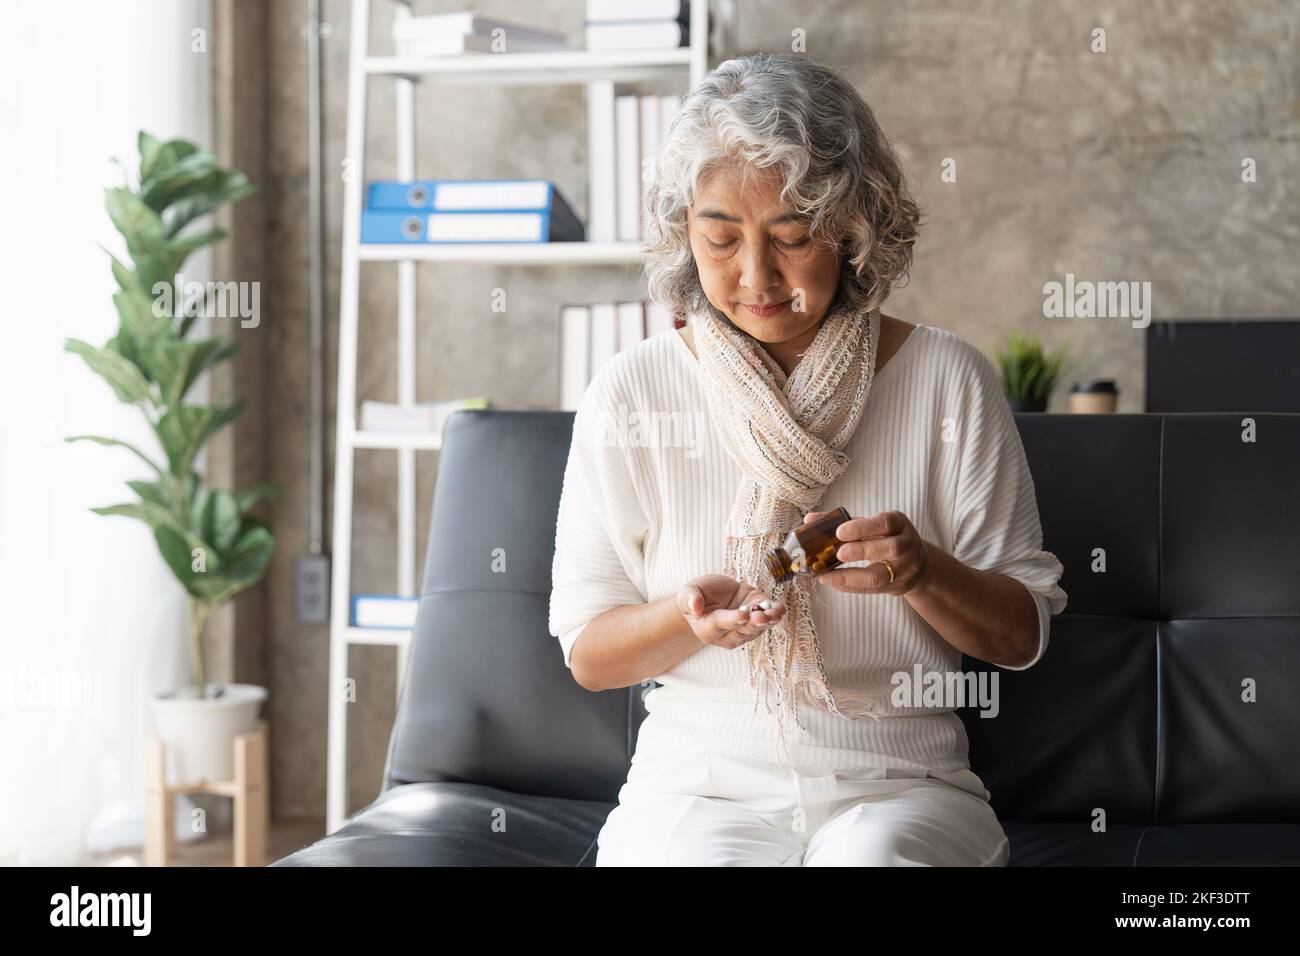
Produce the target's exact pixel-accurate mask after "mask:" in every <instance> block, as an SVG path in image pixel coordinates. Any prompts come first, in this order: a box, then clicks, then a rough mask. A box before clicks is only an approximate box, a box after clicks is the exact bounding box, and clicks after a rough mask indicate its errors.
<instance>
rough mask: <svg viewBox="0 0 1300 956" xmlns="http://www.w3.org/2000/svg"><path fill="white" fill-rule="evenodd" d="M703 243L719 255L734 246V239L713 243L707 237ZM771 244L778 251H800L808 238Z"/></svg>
mask: <svg viewBox="0 0 1300 956" xmlns="http://www.w3.org/2000/svg"><path fill="white" fill-rule="evenodd" d="M704 241H705V242H706V243H708V245H709V249H710V250H712V251H713V252H716V253H719V254H721V253H725V252H727V251H728V250H729V249H730V248H731V247H732V246H734V245H735V244H736V240H735V239H729V240H728V241H727V242H714V241H713V240H712V239H710V238H709V237H708V236H705V237H704ZM772 242H773V243H775V244H776V246H777V247H778V248H780V249H791V250H793V249H802V248H803V247H804V246H806V245H808V237H807V236H804V237H803V238H802V239H799V240H798V241H794V242H787V241H785V240H782V239H775V238H774V239H773V240H772Z"/></svg>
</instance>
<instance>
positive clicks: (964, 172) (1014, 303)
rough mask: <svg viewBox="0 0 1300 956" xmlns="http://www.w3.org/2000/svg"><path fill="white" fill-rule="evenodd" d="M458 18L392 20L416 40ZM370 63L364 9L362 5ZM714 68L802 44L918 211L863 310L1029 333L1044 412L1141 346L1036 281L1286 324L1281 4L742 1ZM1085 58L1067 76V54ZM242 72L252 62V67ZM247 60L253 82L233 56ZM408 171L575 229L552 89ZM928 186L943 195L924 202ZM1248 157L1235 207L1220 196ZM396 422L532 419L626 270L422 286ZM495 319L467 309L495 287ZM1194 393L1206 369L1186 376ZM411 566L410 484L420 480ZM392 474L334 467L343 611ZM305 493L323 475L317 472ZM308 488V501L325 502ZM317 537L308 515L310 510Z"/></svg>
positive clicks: (294, 522)
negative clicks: (1135, 292) (433, 410)
mask: <svg viewBox="0 0 1300 956" xmlns="http://www.w3.org/2000/svg"><path fill="white" fill-rule="evenodd" d="M462 6H464V5H463V4H460V3H457V2H438V3H431V2H425V3H419V2H417V4H416V11H417V12H418V13H436V12H444V11H449V10H454V9H458V8H461V7H462ZM472 6H474V7H475V8H477V9H478V10H480V11H481V12H483V13H485V14H488V15H499V16H503V17H507V18H509V17H513V18H515V19H518V20H520V21H521V22H529V23H536V24H540V25H545V26H550V27H553V28H556V29H561V30H568V31H571V32H572V33H573V34H574V35H577V33H578V31H580V29H581V20H582V8H583V4H582V2H581V0H548V2H527V3H525V2H522V0H519V2H508V0H498V2H490V0H489V2H483V3H478V4H473V5H472ZM349 7H350V4H349V3H347V2H345V0H327V2H326V3H325V19H326V20H327V21H328V22H330V23H331V24H332V25H333V34H332V36H331V37H330V38H329V39H328V40H327V41H326V42H325V58H326V62H325V69H326V72H327V82H326V90H325V122H326V137H327V143H326V151H325V155H326V160H327V169H328V170H329V171H330V175H329V177H328V193H327V196H326V208H327V220H328V221H327V228H328V237H327V244H326V264H327V268H328V275H329V288H328V295H327V313H326V314H327V335H326V342H327V358H328V384H327V386H326V404H327V410H328V412H329V414H330V416H331V417H330V420H329V422H328V423H327V435H328V436H330V440H329V442H328V445H327V449H326V461H327V466H332V462H333V442H332V436H333V417H332V416H333V407H334V406H333V395H334V376H335V374H336V369H335V366H334V347H335V342H336V337H337V336H336V331H335V329H336V324H337V315H338V311H337V296H338V270H339V248H340V242H341V238H340V235H339V225H340V222H339V221H340V218H341V209H342V182H341V179H340V177H339V175H338V171H339V169H340V164H341V161H342V155H343V143H344V135H345V119H346V117H345V102H346V75H347V57H348V41H349V38H348V24H349ZM375 7H376V10H375V15H374V22H373V23H372V35H373V36H374V37H376V38H377V39H376V40H375V41H374V42H373V43H372V50H375V51H380V52H384V51H387V50H388V49H389V47H388V45H387V41H386V40H385V39H384V37H385V36H386V35H387V30H388V25H389V23H390V20H389V15H390V10H391V5H390V4H388V3H385V2H383V0H378V2H377V3H376V4H375ZM739 7H740V29H739V36H740V43H741V48H740V51H741V52H753V51H761V50H769V51H775V50H784V49H789V47H790V42H791V39H790V38H791V31H793V30H796V29H802V30H804V31H806V37H807V40H806V43H807V52H808V55H809V56H811V57H813V58H814V59H817V60H818V61H820V62H823V63H826V64H829V65H832V66H835V67H839V68H842V69H843V71H844V74H845V76H846V77H848V78H849V79H850V80H851V81H852V82H853V83H854V84H855V85H856V86H857V88H858V89H859V90H860V91H861V92H862V93H863V94H864V96H866V98H867V100H868V101H869V102H870V103H871V105H872V107H873V108H874V109H875V111H876V114H877V117H878V118H879V120H880V121H881V123H882V125H883V126H884V128H885V130H886V131H887V133H888V134H889V135H890V136H891V138H892V139H893V140H894V141H895V143H896V144H897V145H898V146H900V147H901V148H902V149H903V150H904V152H905V155H906V156H907V157H908V162H909V167H910V172H911V175H912V176H913V178H914V180H915V181H916V183H917V185H918V187H919V190H920V193H921V195H922V197H923V200H924V202H925V204H926V206H927V207H928V215H929V219H928V223H927V225H926V226H925V227H924V228H923V229H922V232H921V237H920V241H919V243H918V246H917V249H916V258H915V263H914V267H913V271H912V281H911V283H910V284H909V285H908V286H907V287H905V288H903V289H901V290H900V291H898V292H897V293H896V295H895V297H894V298H893V299H891V301H890V303H889V305H888V306H887V311H888V312H890V314H893V315H897V316H899V317H901V318H903V319H906V320H907V321H910V322H920V323H924V324H927V325H934V326H940V327H943V328H947V329H951V330H952V331H954V332H956V333H957V334H959V335H961V336H962V337H964V338H966V339H967V340H969V341H970V342H972V343H973V344H975V345H977V346H978V347H980V348H981V349H983V350H984V351H985V352H986V353H989V354H991V352H992V350H993V349H994V347H995V345H996V344H997V341H998V339H999V338H1000V336H1001V335H1002V334H1003V333H1004V332H1005V331H1007V330H1011V329H1018V330H1022V331H1031V332H1040V333H1041V334H1042V336H1043V338H1044V341H1045V343H1046V344H1047V345H1049V346H1054V345H1058V344H1059V345H1066V346H1068V347H1069V349H1070V350H1071V357H1070V360H1069V364H1068V365H1067V367H1066V370H1065V373H1064V376H1065V380H1064V382H1063V384H1062V385H1061V386H1060V387H1058V390H1057V392H1056V394H1055V395H1054V396H1053V399H1052V402H1051V404H1050V406H1049V410H1051V411H1064V410H1066V408H1067V403H1068V395H1067V393H1068V388H1069V384H1070V383H1071V382H1072V381H1074V380H1076V379H1079V378H1089V377H1099V376H1106V377H1114V378H1116V379H1118V381H1119V386H1120V389H1121V392H1122V395H1121V400H1120V411H1123V412H1130V411H1140V410H1141V408H1142V404H1143V395H1142V361H1143V344H1142V342H1143V336H1144V333H1143V331H1142V330H1140V329H1134V328H1132V327H1131V325H1130V323H1128V322H1127V321H1123V320H1118V319H1064V320H1048V319H1044V318H1043V317H1042V303H1043V296H1042V286H1043V283H1044V282H1047V281H1050V280H1053V279H1056V280H1061V279H1062V278H1063V277H1064V275H1065V273H1067V272H1072V273H1074V275H1075V276H1076V278H1078V279H1088V280H1096V281H1104V280H1138V281H1149V282H1150V283H1151V284H1152V292H1153V297H1154V317H1155V318H1173V317H1194V318H1203V317H1265V316H1279V315H1287V314H1290V315H1295V314H1296V313H1297V312H1298V311H1300V309H1298V308H1297V303H1298V302H1300V274H1298V273H1297V271H1296V269H1295V249H1296V248H1297V242H1298V240H1300V203H1298V202H1297V191H1296V185H1295V173H1296V171H1297V169H1300V162H1298V160H1300V156H1298V153H1300V145H1298V141H1300V136H1298V135H1297V134H1298V133H1300V82H1298V81H1297V68H1298V66H1297V65H1298V64H1300V57H1298V56H1297V50H1298V45H1297V44H1298V42H1300V40H1298V38H1300V6H1298V5H1297V4H1295V3H1294V2H1290V0H1261V2H1254V3H1250V4H1208V3H1190V2H1182V3H1177V2H1170V0H1152V2H1147V3H1141V4H1138V3H1132V4H1112V3H1095V4H1094V3H1078V2H1072V0H1033V2H1031V0H1018V2H1008V0H998V2H994V0H946V2H939V0H932V2H913V3H899V2H893V0H869V2H861V0H859V2H828V3H813V2H786V3H777V2H758V0H752V2H751V0H740V4H739ZM304 9H305V3H288V2H285V3H276V4H274V5H273V6H272V7H271V13H270V15H269V19H270V23H269V26H270V30H269V34H268V37H267V44H266V52H265V56H266V58H267V61H266V72H267V89H266V95H267V103H266V108H267V114H268V127H267V129H268V135H267V142H268V145H267V149H268V156H267V162H266V167H265V168H266V171H267V180H266V181H265V182H264V183H263V188H264V190H266V194H267V196H268V198H269V200H270V203H271V206H270V222H269V227H268V229H269V233H268V236H267V242H266V248H267V250H268V260H267V263H266V266H267V276H266V278H267V287H266V289H265V290H264V294H263V310H264V313H265V315H266V316H268V318H267V319H266V320H265V321H266V323H267V329H268V331H269V335H270V342H269V349H270V355H269V359H268V363H267V381H266V383H265V395H266V409H265V411H266V416H267V421H266V423H265V426H266V428H267V438H266V442H267V445H266V447H267V450H268V461H269V468H270V475H269V476H268V477H270V478H272V479H274V480H277V481H280V482H282V483H283V484H284V485H285V490H286V494H285V497H284V499H283V504H282V505H281V506H280V508H279V509H278V511H277V512H276V530H277V538H278V540H279V547H278V549H277V554H276V558H275V562H274V565H273V567H272V569H271V572H270V574H269V577H268V581H267V582H266V584H265V585H263V587H264V588H266V589H268V590H267V594H268V604H269V620H268V631H267V634H268V641H269V655H268V659H269V667H270V680H271V692H272V697H271V707H270V716H271V726H272V747H273V752H272V760H273V766H272V779H273V791H272V793H273V810H274V813H275V815H276V816H277V817H288V816H312V817H320V816H322V815H323V812H324V784H325V680H326V670H327V662H328V639H327V632H326V629H325V628H324V627H323V626H321V627H303V626H300V625H298V624H296V623H295V621H294V619H293V612H292V608H293V592H292V577H291V574H290V571H291V569H292V561H293V558H294V556H295V555H296V554H299V553H302V552H304V551H305V550H306V546H307V527H306V524H307V504H306V502H307V489H308V486H307V460H308V458H307V455H308V451H307V448H308V446H307V439H308V419H307V400H308V399H307V396H308V392H307V383H308V377H307V375H308V365H307V363H308V328H307V242H308V237H307V231H306V219H307V193H306V189H305V186H306V172H307V170H306V161H307V159H306V158H307V148H306V142H305V135H306V113H305V101H304V76H305V60H304V53H305V48H304V41H303V37H302V33H301V30H302V24H303V22H304ZM1098 26H1100V27H1104V28H1105V29H1106V30H1107V52H1106V53H1104V54H1097V53H1093V52H1091V51H1090V43H1091V37H1090V32H1091V30H1092V29H1093V28H1094V27H1098ZM250 49H252V50H255V49H256V48H255V47H251V48H250ZM249 55H258V54H257V53H255V52H250V54H249ZM391 89H392V85H391V82H389V81H386V80H383V79H379V80H376V81H374V82H372V84H371V93H370V107H371V109H372V118H371V123H370V126H369V130H368V135H367V143H366V148H367V155H368V162H367V166H366V177H367V179H374V178H381V177H391V176H392V175H393V173H394V167H393V162H392V152H393V145H394V143H393V123H392V112H393V108H392V94H391ZM417 114H418V121H417V122H418V127H419V129H418V143H419V157H420V159H419V163H418V167H417V173H418V174H419V175H422V176H429V177H436V176H447V177H458V176H459V177H477V176H500V177H524V178H533V177H536V178H549V179H554V180H555V181H556V182H557V183H558V184H559V186H560V188H561V190H562V191H563V192H564V193H565V195H566V196H568V197H569V198H570V199H571V200H572V201H573V202H574V203H575V205H576V207H577V208H578V210H579V212H580V213H585V205H586V203H585V195H584V188H585V187H584V181H585V180H584V162H585V158H584V157H585V133H584V110H583V100H582V93H581V90H580V89H579V88H573V87H553V88H541V87H536V88H528V87H525V88H513V89H497V90H494V89H479V90H475V89H461V90H451V91H447V92H445V93H440V92H438V91H437V90H435V89H433V88H431V87H422V88H420V91H419V93H418V94H417ZM947 157H951V158H953V159H955V160H956V168H957V181H956V182H955V183H943V182H941V181H940V175H939V174H940V164H941V163H942V161H943V160H944V159H945V158H947ZM1243 157H1253V158H1254V159H1255V160H1256V162H1257V164H1258V182H1256V183H1253V184H1249V185H1247V184H1243V183H1242V182H1241V178H1240V164H1241V160H1242V158H1243ZM395 275H396V267H395V266H392V265H384V264H372V265H367V266H364V267H363V271H362V291H363V300H362V320H361V325H362V337H361V348H360V355H361V368H360V375H359V380H358V395H359V397H361V398H376V399H381V400H389V401H391V400H394V399H395V397H396V391H395V390H396V384H395V369H396V366H395V360H394V353H393V342H394V340H395V333H396V324H395V311H396V310H395V293H394V288H395V283H394V278H395ZM419 276H420V280H419V281H420V303H421V305H420V320H419V340H420V345H419V357H418V368H419V386H418V389H419V398H420V399H422V400H423V399H440V398H450V397H456V396H463V395H477V394H489V395H491V396H492V397H493V399H494V400H496V401H497V402H498V403H499V404H501V405H511V406H550V405H552V404H553V402H554V400H555V389H556V364H555V363H556V355H557V350H558V338H557V329H556V312H557V307H558V305H559V304H560V303H562V302H565V301H610V300H613V299H616V298H628V297H639V296H640V294H641V293H640V285H639V280H638V278H637V276H636V275H635V274H634V270H628V274H626V275H625V274H624V270H622V269H617V268H605V269H599V268H582V269H567V270H556V269H540V268H539V269H526V268H496V267H487V266H460V265H457V266H445V265H443V266H437V265H424V266H421V267H420V271H419ZM497 287H500V288H503V289H505V290H506V291H507V295H508V310H507V312H506V313H504V314H498V313H494V312H492V311H491V308H490V296H491V292H492V290H493V289H494V288H497ZM1206 374H1207V375H1212V374H1214V371H1213V369H1207V370H1206ZM419 462H420V472H421V473H420V480H419V487H420V494H419V505H418V515H419V531H418V548H419V552H420V554H421V555H422V554H423V549H424V541H425V531H426V529H425V527H424V525H425V523H426V521H427V515H428V511H429V506H430V501H431V494H432V489H433V472H432V468H433V467H434V465H435V463H436V460H435V456H434V455H433V453H427V452H425V453H420V458H419ZM395 468H396V453H395V452H380V451H367V452H362V453H360V454H359V456H358V459H357V469H356V487H357V499H356V500H357V507H356V510H355V528H354V532H355V542H354V549H353V561H354V567H355V574H354V578H353V589H354V590H387V589H389V588H390V587H391V586H392V584H393V582H394V581H395V577H396V559H395V540H396V539H395V531H396V527H395V522H396V503H395V497H396V495H395V493H396V471H395ZM329 471H332V467H331V468H330V469H329ZM328 477H329V472H328V471H327V488H328V487H329V486H330V485H329V480H328ZM326 504H327V512H326V515H327V527H328V515H329V510H328V509H329V508H330V507H332V499H330V498H329V497H328V496H327V500H326ZM393 670H394V654H393V652H392V651H391V650H388V649H357V650H354V651H353V652H352V657H351V661H350V665H349V672H350V673H351V674H352V675H353V676H355V677H356V679H357V682H358V695H359V700H358V703H356V704H355V705H352V709H351V711H350V713H351V732H350V734H349V750H350V754H351V762H350V766H351V775H350V779H351V788H350V809H356V808H359V807H361V806H363V805H365V804H366V803H368V802H369V801H370V800H371V799H373V798H374V796H375V795H376V793H377V791H378V787H379V783H380V777H381V774H382V770H383V762H384V756H385V751H386V746H387V740H388V734H389V730H390V728H391V722H392V718H393V695H394V674H393Z"/></svg>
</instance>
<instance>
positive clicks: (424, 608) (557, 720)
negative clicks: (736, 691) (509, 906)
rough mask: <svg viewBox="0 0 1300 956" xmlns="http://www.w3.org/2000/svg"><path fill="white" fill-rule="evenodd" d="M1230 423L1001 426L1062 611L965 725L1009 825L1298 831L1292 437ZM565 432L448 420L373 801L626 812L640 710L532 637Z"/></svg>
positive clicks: (1295, 437) (1051, 419) (541, 620)
mask: <svg viewBox="0 0 1300 956" xmlns="http://www.w3.org/2000/svg"><path fill="white" fill-rule="evenodd" d="M1242 418H1243V416H1241V415H1235V414H1233V415H1213V414H1204V415H1202V414H1194V415H1193V414H1167V415H1147V414H1141V415H1056V414H1017V415H1016V416H1015V419H1016V424H1017V425H1018V427H1019V429H1020V434H1021V438H1022V440H1023V443H1024V446H1025V453H1026V457H1027V458H1028V461H1029V466H1030V470H1031V471H1032V473H1033V476H1034V483H1035V488H1036V491H1037V498H1038V507H1039V514H1040V516H1041V518H1042V524H1043V532H1044V548H1045V549H1046V550H1048V551H1050V552H1052V553H1054V554H1055V555H1056V556H1057V557H1058V558H1060V560H1061V562H1062V564H1063V565H1064V568H1065V571H1064V575H1063V578H1062V582H1061V584H1062V587H1063V588H1064V589H1065V590H1066V592H1067V593H1068V594H1069V603H1068V605H1067V607H1066V609H1065V611H1064V612H1063V613H1062V614H1061V615H1059V616H1057V617H1056V618H1054V619H1053V621H1052V637H1051V644H1050V647H1049V649H1048V652H1047V654H1046V656H1045V657H1044V658H1043V659H1042V660H1041V661H1039V663H1038V664H1037V665H1035V666H1034V667H1032V668H1030V669H1029V670H1027V671H1023V672H1011V671H1004V670H1001V669H996V670H997V673H998V680H999V690H1000V700H999V707H1000V712H999V715H998V717H996V718H994V719H987V718H981V717H980V716H979V712H978V711H975V710H969V709H968V710H963V711H961V712H960V713H961V717H962V720H963V721H964V722H965V725H966V727H967V731H968V735H969V737H970V741H971V764H972V767H973V768H974V769H975V771H976V772H977V773H979V774H980V776H981V777H982V778H983V780H984V782H985V784H986V786H987V787H988V788H989V790H990V792H991V793H992V795H993V805H994V808H995V809H996V810H997V812H998V814H999V816H1000V817H1003V818H1005V819H1017V820H1057V819H1059V820H1078V819H1081V818H1087V817H1089V815H1090V814H1091V813H1092V811H1093V809H1094V808H1097V807H1101V808H1104V809H1105V810H1106V812H1107V818H1108V820H1109V822H1111V823H1134V824H1152V823H1198V822H1234V821H1241V820H1249V821H1252V822H1266V821H1288V822H1296V820H1297V807H1300V761H1297V760H1296V759H1295V753H1296V747H1295V742H1294V732H1295V730H1296V729H1297V728H1300V694H1297V693H1296V689H1297V688H1300V415H1290V414H1259V415H1256V416H1254V420H1255V436H1254V437H1255V441H1253V442H1243V441H1242V434H1243V426H1242V424H1241V422H1242ZM572 423H573V413H572V412H532V411H497V410H490V409H489V410H464V411H459V412H456V413H455V414H454V415H452V416H451V418H450V419H449V420H448V423H447V427H446V431H445V433H444V443H443V450H442V452H441V461H440V463H439V468H438V486H437V492H436V494H435V500H434V504H433V514H432V520H431V524H430V534H429V545H428V551H427V555H426V558H425V565H424V580H423V589H422V592H421V601H420V610H419V615H418V618H417V621H416V625H415V638H414V641H413V644H412V648H411V653H410V656H409V659H408V664H407V666H408V671H407V678H406V682H405V688H404V691H403V695H402V699H401V700H400V701H399V704H398V714H397V722H396V725H395V727H394V729H393V734H392V738H391V740H390V743H389V752H388V763H387V767H386V770H385V780H384V786H385V788H388V787H391V786H395V785H397V784H401V783H408V782H414V781H423V780H460V781H467V782H473V783H480V784H485V785H488V786H495V787H500V788H502V789H506V790H510V791H514V792H519V793H529V794H535V795H538V796H556V797H569V798H576V799H590V800H603V801H606V802H610V803H613V802H614V801H615V800H616V799H617V794H618V789H619V787H620V786H621V784H622V782H623V780H624V779H625V777H626V774H627V769H628V764H629V761H630V758H631V754H632V752H633V749H634V747H635V742H636V730H637V728H638V727H639V725H640V722H641V720H642V718H643V717H644V716H645V710H644V707H643V705H642V703H641V692H642V688H641V687H639V686H637V687H632V688H626V689H622V690H614V691H606V692H603V693H598V694H593V693H591V692H589V691H586V690H583V689H582V688H581V687H580V686H578V684H577V683H576V682H574V680H573V677H572V674H571V673H570V672H569V670H568V669H567V668H566V667H565V666H564V661H563V658H562V657H561V655H560V652H559V647H558V644H557V642H556V640H555V638H554V637H552V636H551V635H550V634H549V633H548V630H547V610H548V605H549V600H550V571H551V560H552V556H553V554H554V545H555V519H556V513H557V510H558V507H559V499H560V491H561V487H562V483H563V476H564V467H565V463H566V461H567V458H568V451H569V442H570V438H571V434H572ZM495 549H501V551H500V552H498V551H496V550H495ZM1103 555H1104V561H1105V564H1104V567H1105V570H1104V572H1103V571H1101V570H1096V571H1094V570H1093V568H1094V566H1096V567H1097V568H1100V567H1101V565H1100V564H1098V563H1097V562H1098V559H1099V558H1100V557H1102V556H1103ZM501 558H504V568H502V566H501ZM494 561H495V565H494ZM494 568H495V569H494ZM964 666H965V667H967V668H969V669H972V670H981V669H984V670H995V669H994V668H991V667H989V665H986V664H984V663H983V662H979V661H975V660H972V659H966V660H965V662H964ZM1243 681H1253V682H1254V686H1255V699H1254V701H1253V702H1249V703H1248V702H1245V701H1243V699H1242V694H1243Z"/></svg>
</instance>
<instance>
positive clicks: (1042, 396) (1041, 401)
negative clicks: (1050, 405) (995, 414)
mask: <svg viewBox="0 0 1300 956" xmlns="http://www.w3.org/2000/svg"><path fill="white" fill-rule="evenodd" d="M1065 355H1066V353H1065V349H1064V348H1058V349H1056V350H1055V351H1053V352H1052V353H1051V354H1050V355H1044V354H1043V344H1042V342H1041V341H1040V340H1039V338H1038V336H1037V335H1029V336H1027V335H1022V334H1020V333H1019V332H1011V333H1009V334H1008V335H1007V339H1006V342H1005V345H1004V346H1003V348H1002V349H1000V350H999V351H998V354H997V362H996V364H997V366H998V370H999V372H1000V374H1001V377H1002V392H1003V394H1005V395H1006V397H1007V401H1008V402H1010V403H1011V410H1012V411H1013V412H1045V411H1047V400H1048V398H1049V397H1050V396H1051V394H1052V388H1053V387H1054V386H1055V385H1056V380H1057V378H1058V377H1059V375H1060V373H1061V365H1062V364H1063V363H1064V362H1065Z"/></svg>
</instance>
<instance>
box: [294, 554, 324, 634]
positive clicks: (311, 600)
mask: <svg viewBox="0 0 1300 956" xmlns="http://www.w3.org/2000/svg"><path fill="white" fill-rule="evenodd" d="M293 577H294V588H293V590H294V600H295V603H296V604H297V607H298V623H299V624H323V623H324V622H326V621H328V620H329V616H330V559H329V555H326V554H308V555H304V556H303V557H300V558H298V559H297V560H296V561H295V562H294V565H293Z"/></svg>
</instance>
